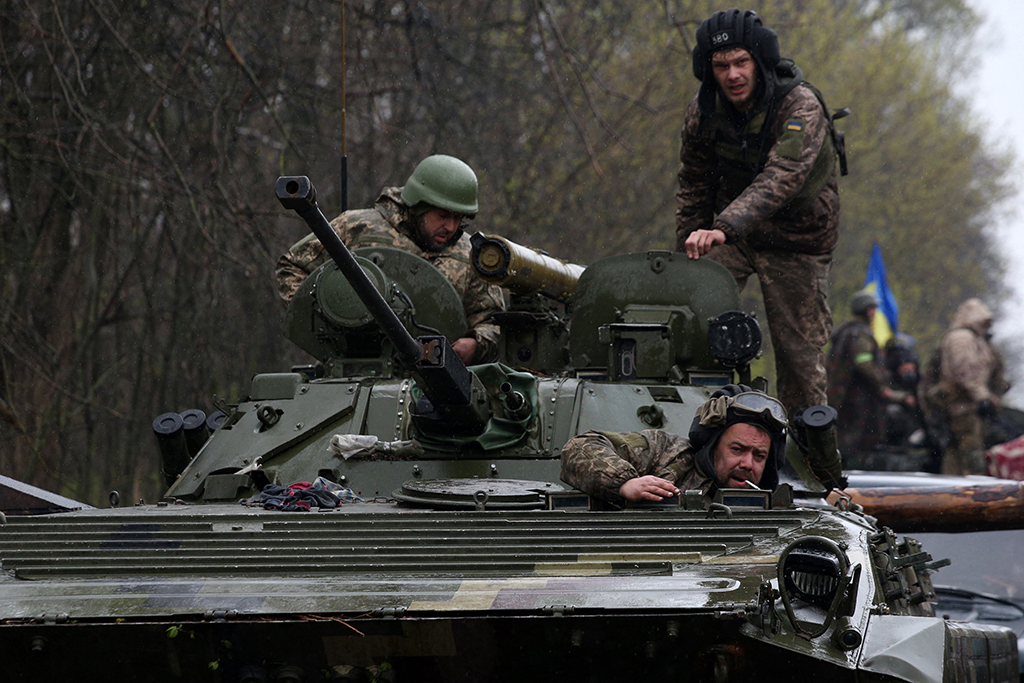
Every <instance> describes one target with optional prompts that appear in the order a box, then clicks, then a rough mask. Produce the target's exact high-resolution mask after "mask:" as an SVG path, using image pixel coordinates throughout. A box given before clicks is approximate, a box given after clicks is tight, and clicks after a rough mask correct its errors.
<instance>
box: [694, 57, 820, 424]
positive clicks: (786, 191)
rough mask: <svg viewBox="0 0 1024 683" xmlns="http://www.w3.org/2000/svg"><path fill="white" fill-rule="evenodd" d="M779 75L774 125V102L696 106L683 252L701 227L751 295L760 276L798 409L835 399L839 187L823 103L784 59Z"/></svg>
mask: <svg viewBox="0 0 1024 683" xmlns="http://www.w3.org/2000/svg"><path fill="white" fill-rule="evenodd" d="M775 77H776V81H777V82H776V84H775V88H774V92H775V93H777V94H776V97H775V101H774V103H773V104H772V105H771V106H772V107H774V113H773V115H772V118H771V121H770V122H766V118H767V111H766V106H767V103H764V102H762V105H761V106H760V107H755V108H754V109H753V110H752V111H751V112H750V114H751V116H750V118H749V119H748V118H747V116H746V115H744V114H740V113H738V112H736V111H735V110H733V109H732V108H731V107H729V108H727V107H726V106H725V105H724V104H723V103H722V98H721V95H719V96H718V97H717V98H716V105H715V112H714V116H711V117H707V118H704V120H703V121H702V115H701V108H700V105H699V102H698V98H695V99H694V101H693V102H692V103H691V104H690V106H689V108H688V109H687V112H686V123H685V126H684V128H683V133H682V135H683V140H682V147H681V151H680V161H681V164H680V167H679V191H678V193H677V195H676V198H677V200H678V208H677V210H676V235H677V246H676V249H677V250H678V251H685V246H684V243H685V241H686V238H687V237H688V236H689V235H690V234H691V233H692V232H694V231H696V230H711V229H720V230H721V231H722V232H723V233H725V236H726V243H725V244H723V245H719V246H716V247H714V248H713V249H712V250H711V251H710V252H709V254H708V257H709V258H711V259H712V260H714V261H717V262H718V263H721V264H722V265H723V266H725V267H726V268H727V269H728V270H729V272H730V273H732V275H733V277H735V278H736V282H737V284H738V285H739V286H740V288H741V289H742V288H743V287H744V285H746V282H747V279H748V278H749V277H750V276H751V275H753V274H755V273H756V274H757V276H758V279H759V280H760V283H761V292H762V294H763V296H764V302H765V309H766V312H767V315H768V327H769V332H770V334H771V339H772V346H773V348H774V350H775V367H776V372H777V384H778V387H777V388H778V396H779V399H780V400H781V401H782V402H783V404H784V405H785V406H786V408H787V409H788V410H789V411H790V412H792V411H794V410H796V409H798V408H803V407H806V406H809V405H820V404H823V403H825V402H826V388H827V378H826V374H825V363H824V360H825V358H824V353H823V352H822V348H823V347H824V346H825V343H826V342H827V341H828V338H829V333H830V332H831V329H832V313H831V311H830V310H829V307H828V303H827V302H826V300H825V298H826V294H827V284H826V278H827V276H828V271H829V268H830V267H831V264H832V250H833V249H834V248H835V245H836V240H837V239H838V236H839V190H838V185H837V182H836V173H835V160H836V154H835V150H834V148H833V146H832V143H831V138H830V136H829V129H828V119H827V117H826V113H825V110H824V108H823V107H822V105H821V102H820V101H819V100H818V98H817V96H816V95H815V94H814V92H813V91H812V90H811V89H810V88H808V87H807V86H806V85H803V84H802V78H803V75H802V73H801V72H800V69H799V68H797V67H796V65H795V64H793V63H792V62H791V61H789V60H782V61H781V62H780V63H779V65H778V67H776V71H775ZM766 126H767V130H764V135H763V139H762V129H763V128H765V127H766ZM762 150H763V151H764V152H765V154H764V155H763V157H762V154H761V152H762ZM762 162H763V165H762ZM759 169H760V170H759Z"/></svg>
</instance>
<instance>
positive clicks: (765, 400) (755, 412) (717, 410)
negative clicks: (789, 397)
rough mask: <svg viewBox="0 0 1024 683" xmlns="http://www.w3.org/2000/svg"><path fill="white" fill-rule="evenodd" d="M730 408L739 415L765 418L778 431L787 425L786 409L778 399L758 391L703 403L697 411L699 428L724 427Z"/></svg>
mask: <svg viewBox="0 0 1024 683" xmlns="http://www.w3.org/2000/svg"><path fill="white" fill-rule="evenodd" d="M730 408H731V409H732V410H733V411H734V412H736V413H738V414H740V415H752V416H759V417H763V418H767V419H768V421H769V422H773V423H775V424H776V425H777V426H778V428H779V429H780V430H781V429H785V428H786V427H787V426H788V425H789V421H788V419H787V417H786V409H785V408H784V407H783V406H782V403H781V402H779V400H778V399H775V398H772V397H771V396H768V395H767V394H762V393H761V392H759V391H746V392H743V393H742V394H736V395H735V396H720V397H718V398H713V399H711V400H709V401H707V402H705V403H704V404H703V405H702V406H701V407H700V408H698V409H697V415H698V416H699V417H700V424H701V426H703V427H722V426H724V425H725V424H726V421H727V413H728V411H729V409H730Z"/></svg>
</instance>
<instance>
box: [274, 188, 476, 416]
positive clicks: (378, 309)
mask: <svg viewBox="0 0 1024 683" xmlns="http://www.w3.org/2000/svg"><path fill="white" fill-rule="evenodd" d="M275 191H276V193H277V198H278V200H280V202H281V205H282V206H284V208H286V209H291V210H293V211H295V212H296V213H297V214H299V216H300V217H301V218H302V219H303V220H304V221H306V225H308V226H309V227H310V229H311V230H312V231H313V234H315V235H316V237H317V239H319V240H320V242H321V244H323V246H324V249H326V250H327V253H328V254H329V255H330V257H331V258H332V259H333V260H334V263H335V264H336V265H337V266H338V270H340V271H341V273H342V275H344V276H345V279H347V280H348V282H349V284H350V285H352V289H353V290H355V293H356V296H358V297H359V299H360V301H362V302H363V304H364V305H365V306H366V309H367V310H368V311H369V312H370V315H372V316H373V319H374V320H375V321H376V322H377V324H378V325H380V328H381V330H383V332H384V334H385V336H386V337H387V338H388V340H389V341H390V342H391V343H392V345H394V347H395V350H396V352H397V354H398V359H399V361H401V363H402V364H403V365H405V366H406V367H408V368H410V369H411V370H412V373H413V376H414V377H415V378H416V380H417V384H419V386H420V388H421V389H422V390H423V393H424V395H425V396H426V398H427V399H428V400H429V402H430V406H431V411H433V412H432V413H431V414H436V415H438V416H439V419H445V420H447V421H448V422H449V423H450V424H451V425H453V426H458V428H460V429H463V430H468V431H476V430H479V429H481V428H482V426H483V425H484V424H485V423H486V421H487V414H486V411H487V403H486V400H483V399H482V398H481V397H486V393H485V391H484V388H483V386H482V384H481V383H480V380H479V379H478V378H477V377H476V376H475V375H474V374H473V373H472V372H470V370H469V368H467V367H466V366H465V364H464V363H463V362H462V360H461V359H460V358H459V357H458V355H457V354H456V353H455V351H454V350H453V349H452V346H451V344H450V343H449V341H448V340H447V339H445V337H443V336H433V337H420V339H419V340H416V339H414V338H413V336H412V335H411V334H409V331H408V330H407V329H405V325H403V324H402V321H401V320H400V319H399V318H398V316H397V315H396V314H395V312H394V311H393V310H392V309H391V306H389V305H388V303H387V301H385V300H384V297H383V296H381V294H380V292H378V291H377V288H376V287H375V286H374V285H373V282H371V280H370V278H369V277H368V276H367V275H366V273H365V272H364V271H363V269H362V267H360V265H359V263H358V262H357V261H356V259H355V256H353V255H352V252H350V251H349V250H348V247H346V246H345V243H344V242H342V241H341V238H340V237H338V235H337V233H335V232H334V229H333V228H332V227H331V224H330V223H328V222H327V219H326V218H324V215H323V213H322V212H321V211H320V207H319V206H318V205H317V202H316V188H314V187H313V183H312V182H310V180H309V178H307V177H306V176H282V177H280V178H278V179H277V184H276V186H275Z"/></svg>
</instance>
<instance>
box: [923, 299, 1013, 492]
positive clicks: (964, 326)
mask: <svg viewBox="0 0 1024 683" xmlns="http://www.w3.org/2000/svg"><path fill="white" fill-rule="evenodd" d="M991 324H992V311H990V310H989V308H988V306H986V305H985V304H984V303H982V302H981V300H979V299H968V300H967V301H965V302H963V303H962V304H960V307H959V308H958V309H957V311H956V314H955V315H954V316H953V324H952V325H950V328H949V331H947V332H946V334H945V336H944V337H943V338H942V343H941V344H940V346H939V368H938V377H937V378H934V377H933V378H930V379H931V380H932V381H931V382H928V384H927V386H923V387H922V391H923V392H924V403H925V405H926V406H927V409H928V410H929V411H934V412H935V413H938V414H939V416H940V417H939V419H942V418H944V419H945V420H946V424H947V427H948V429H949V437H950V442H949V445H948V447H947V448H946V450H945V452H944V453H943V456H942V473H943V474H985V469H986V468H985V461H984V456H983V449H984V441H985V434H986V432H987V430H988V424H987V419H986V418H985V417H983V416H981V415H979V408H981V407H982V405H983V404H985V403H987V404H988V405H989V406H991V407H998V405H999V397H1000V396H1002V395H1003V394H1005V393H1006V392H1007V391H1008V390H1009V388H1010V385H1009V383H1008V382H1007V381H1006V378H1005V376H1004V374H1003V358H1002V355H1001V354H1000V353H999V350H998V349H996V347H995V346H993V345H992V342H990V341H989V339H988V333H989V327H990V326H991ZM935 379H937V382H935V381H934V380H935Z"/></svg>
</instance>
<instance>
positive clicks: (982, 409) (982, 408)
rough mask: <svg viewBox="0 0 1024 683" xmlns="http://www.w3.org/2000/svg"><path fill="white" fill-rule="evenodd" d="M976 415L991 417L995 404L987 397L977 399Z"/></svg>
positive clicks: (994, 414)
mask: <svg viewBox="0 0 1024 683" xmlns="http://www.w3.org/2000/svg"><path fill="white" fill-rule="evenodd" d="M978 416H979V417H988V418H992V417H995V416H996V406H995V404H994V403H992V401H990V400H988V399H987V398H985V399H982V400H980V401H978Z"/></svg>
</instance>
